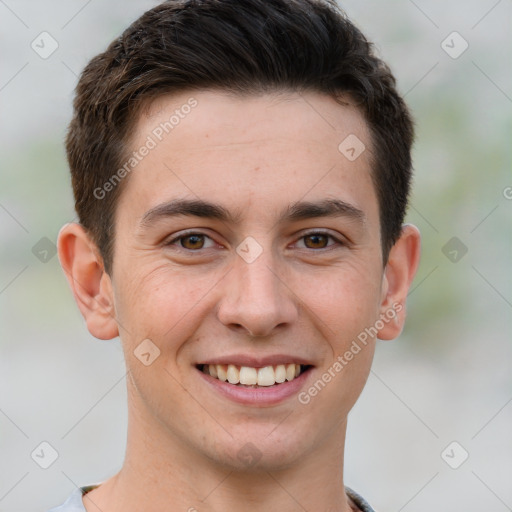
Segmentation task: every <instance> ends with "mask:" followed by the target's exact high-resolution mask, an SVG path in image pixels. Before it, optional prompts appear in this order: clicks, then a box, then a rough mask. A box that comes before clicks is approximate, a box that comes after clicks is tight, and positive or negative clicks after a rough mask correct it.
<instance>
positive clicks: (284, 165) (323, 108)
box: [120, 90, 377, 218]
mask: <svg viewBox="0 0 512 512" xmlns="http://www.w3.org/2000/svg"><path fill="white" fill-rule="evenodd" d="M133 133H134V135H133V137H132V140H131V143H130V147H131V149H132V151H134V152H140V151H139V150H140V148H143V147H144V146H151V149H150V150H149V151H145V153H146V155H145V156H144V158H143V159H141V160H140V162H139V163H138V164H137V168H136V169H135V172H132V173H131V174H130V176H129V180H128V183H127V184H125V185H126V189H125V191H124V192H123V194H122V195H121V201H120V203H123V201H124V203H125V205H129V206H130V208H139V211H138V212H137V214H138V216H139V218H140V217H141V216H142V215H143V214H144V211H142V210H147V209H148V208H151V207H154V206H155V205H157V204H158V203H161V202H163V201H168V200H171V199H174V198H177V197H190V198H192V197H194V198H209V199H211V198H215V199H216V200H217V202H222V203H223V204H226V205H228V204H231V205H232V206H233V208H235V209H236V212H237V213H239V214H240V212H242V216H243V210H244V209H246V208H247V207H248V206H250V205H254V204H256V203H257V204H259V205H260V206H263V207H265V208H266V212H269V213H270V212H276V213H277V211H278V210H279V212H282V204H283V202H285V203H286V202H288V203H292V202H296V201H297V200H298V199H300V198H304V199H307V200H310V199H311V200H312V199H315V196H318V197H317V199H324V198H325V197H327V196H329V197H336V196H338V197H339V196H340V195H341V196H342V199H343V200H346V202H348V203H356V205H355V206H356V207H359V208H360V209H363V207H364V209H365V210H370V211H369V212H367V213H368V214H369V216H371V215H372V213H376V212H377V204H376V203H377V199H376V196H375V193H374V190H373V183H372V180H371V176H370V169H371V166H370V162H371V141H370V136H369V130H368V128H367V126H366V123H365V121H364V118H363V116H362V114H361V113H360V112H359V111H358V109H357V108H356V107H355V106H354V105H353V103H352V102H350V99H348V98H347V102H346V104H343V105H341V104H339V103H338V102H336V101H335V100H334V99H333V98H331V97H329V96H326V95H323V94H319V93H302V94H299V93H292V92H279V93H272V94H258V95H245V96H241V95H233V94H229V93H227V92H225V91H211V90H205V91H192V92H181V93H179V94H173V95H167V96H162V97H159V98H157V99H155V100H154V101H153V102H152V103H151V104H150V105H149V106H148V107H147V108H146V109H145V110H143V112H142V114H141V116H140V118H139V120H138V123H137V125H136V128H135V130H134V132H133ZM127 196H128V197H127ZM135 196H136V197H135ZM277 203H279V209H277V206H276V205H277ZM362 203H364V204H362Z"/></svg>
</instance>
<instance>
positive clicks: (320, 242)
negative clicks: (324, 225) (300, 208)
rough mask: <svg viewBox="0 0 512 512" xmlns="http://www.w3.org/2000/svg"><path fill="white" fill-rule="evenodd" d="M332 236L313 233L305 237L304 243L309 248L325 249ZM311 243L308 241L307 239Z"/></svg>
mask: <svg viewBox="0 0 512 512" xmlns="http://www.w3.org/2000/svg"><path fill="white" fill-rule="evenodd" d="M329 238H331V237H330V236H329V235H322V234H321V233H313V234H311V235H306V236H305V237H304V245H305V246H306V247H307V248H308V249H324V248H325V247H327V242H328V239H329ZM308 240H309V241H310V242H311V243H308V242H307V241H308Z"/></svg>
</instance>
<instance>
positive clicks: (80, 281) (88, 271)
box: [57, 223, 119, 340]
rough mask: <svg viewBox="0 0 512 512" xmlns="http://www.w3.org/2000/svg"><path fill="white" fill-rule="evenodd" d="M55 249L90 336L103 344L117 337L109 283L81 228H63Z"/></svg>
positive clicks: (85, 233)
mask: <svg viewBox="0 0 512 512" xmlns="http://www.w3.org/2000/svg"><path fill="white" fill-rule="evenodd" d="M57 249H58V254H59V260H60V264H61V266H62V269H63V270H64V273H65V275H66V278H67V280H68V283H69V285H70V287H71V290H72V292H73V296H74V297H75V301H76V303H77V305H78V308H79V309H80V312H81V313H82V316H83V317H84V319H85V321H86V323H87V329H88V330H89V332H90V333H91V334H92V335H93V336H94V337H96V338H99V339H102V340H110V339H112V338H115V337H116V336H118V335H119V331H118V328H117V322H116V318H115V308H114V295H113V290H112V282H111V279H110V276H109V275H108V274H107V273H106V272H105V270H104V268H103V261H102V259H101V256H100V254H99V251H98V249H97V247H96V245H95V244H94V242H93V241H92V240H91V238H90V236H89V235H88V233H87V232H86V230H85V229H84V228H83V226H81V225H80V224H76V223H71V224H66V225H65V226H63V227H62V229H61V230H60V232H59V237H58V242H57Z"/></svg>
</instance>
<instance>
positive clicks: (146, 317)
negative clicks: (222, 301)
mask: <svg viewBox="0 0 512 512" xmlns="http://www.w3.org/2000/svg"><path fill="white" fill-rule="evenodd" d="M221 278H222V274H219V273H217V272H208V273H206V272H205V273H204V274H203V275H201V274H193V272H191V269H188V270H187V271H185V270H183V269H176V268H174V267H171V266H170V265H169V264H164V265H161V266H159V267H156V268H153V269H152V270H151V271H149V272H144V269H141V271H139V272H134V273H132V275H130V278H129V279H126V280H125V281H124V286H123V287H121V288H120V289H119V290H118V293H117V294H116V313H117V319H118V322H119V324H120V326H122V327H121V331H124V336H122V338H123V342H124V343H125V344H126V343H129V345H134V344H137V343H140V341H141V340H143V339H146V338H149V339H152V340H155V343H157V344H158V345H159V347H160V348H161V350H163V349H164V346H163V344H164V343H165V344H166V346H165V349H167V350H168V349H169V348H171V347H169V343H172V340H173V339H177V340H179V339H186V336H187V335H188V334H190V333H188V334H187V332H186V331H187V330H192V328H193V324H194V323H196V324H197V322H198V315H200V314H201V308H202V304H203V302H202V301H203V299H205V296H206V295H207V294H208V292H209V291H212V289H213V288H214V287H215V284H216V283H218V282H219V280H220V279H221ZM177 348H178V347H174V349H176V350H177Z"/></svg>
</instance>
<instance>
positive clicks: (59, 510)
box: [48, 484, 99, 512]
mask: <svg viewBox="0 0 512 512" xmlns="http://www.w3.org/2000/svg"><path fill="white" fill-rule="evenodd" d="M98 485H99V484H92V485H85V486H83V487H77V488H76V489H75V490H74V491H73V492H72V493H71V494H70V496H69V497H68V499H67V500H66V501H65V502H64V503H63V504H62V505H59V506H58V507H54V508H52V509H50V510H48V512H86V510H85V507H84V503H83V501H82V496H83V495H84V494H85V493H87V492H89V491H92V490H93V489H95V488H96V487H98Z"/></svg>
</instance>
